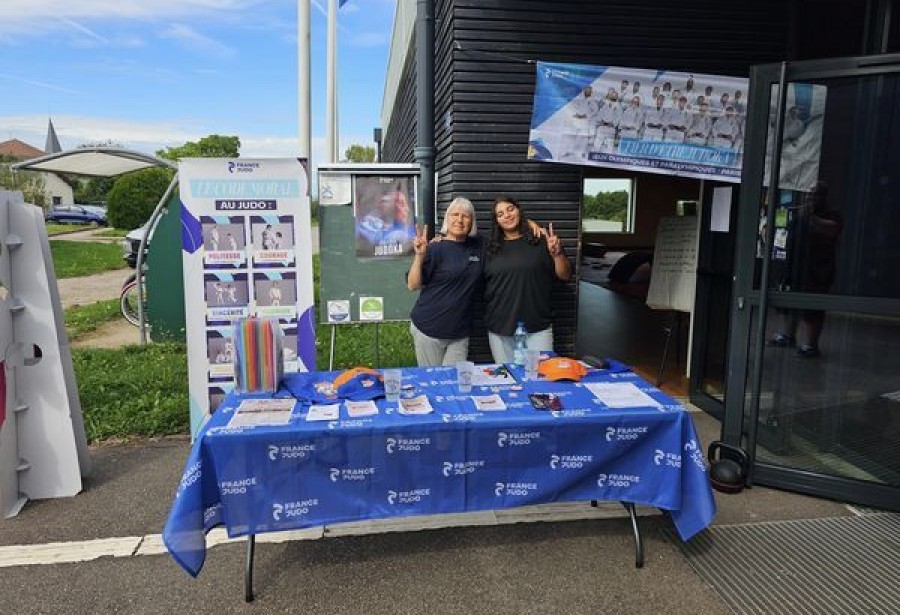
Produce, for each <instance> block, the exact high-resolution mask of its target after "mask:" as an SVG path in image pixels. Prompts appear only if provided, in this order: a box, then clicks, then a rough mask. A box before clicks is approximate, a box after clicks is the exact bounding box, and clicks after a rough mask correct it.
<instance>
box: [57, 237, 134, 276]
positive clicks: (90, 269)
mask: <svg viewBox="0 0 900 615" xmlns="http://www.w3.org/2000/svg"><path fill="white" fill-rule="evenodd" d="M50 252H51V253H52V255H53V266H54V268H55V269H56V277H57V278H77V277H80V276H85V275H92V274H95V273H101V272H103V271H109V270H112V269H124V268H125V267H127V266H128V264H127V263H126V262H125V261H124V260H122V246H120V245H119V244H117V243H97V242H87V241H63V240H59V239H57V240H51V241H50Z"/></svg>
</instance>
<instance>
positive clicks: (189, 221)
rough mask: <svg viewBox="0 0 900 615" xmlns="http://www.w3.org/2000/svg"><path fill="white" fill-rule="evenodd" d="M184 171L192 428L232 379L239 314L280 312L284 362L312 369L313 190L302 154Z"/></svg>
mask: <svg viewBox="0 0 900 615" xmlns="http://www.w3.org/2000/svg"><path fill="white" fill-rule="evenodd" d="M178 180H179V188H180V197H181V203H182V209H181V223H182V262H183V264H184V297H185V316H186V318H185V323H186V329H187V330H186V335H187V344H188V379H189V387H190V389H189V396H190V407H191V433H192V434H194V435H196V433H197V430H198V429H199V428H200V427H201V426H202V425H203V423H204V422H205V421H206V419H207V417H208V416H209V414H211V413H212V412H215V410H216V408H217V407H218V405H219V403H221V401H222V399H223V398H224V396H225V395H227V394H228V393H229V392H230V391H231V390H232V389H233V388H234V369H233V365H234V355H235V343H234V340H233V339H232V338H233V331H234V325H235V323H236V321H238V320H239V319H241V318H245V317H248V316H256V317H268V318H275V319H277V320H278V322H279V324H280V325H281V329H282V331H283V332H284V334H285V347H284V361H285V364H284V365H285V371H286V372H295V371H310V370H313V369H315V330H314V322H313V320H314V312H313V272H312V241H311V228H310V200H309V199H310V197H309V183H308V180H307V174H306V169H305V167H304V163H303V161H298V160H296V159H274V158H273V159H243V158H241V159H238V160H226V159H213V158H198V159H187V160H182V161H181V163H180V165H179V169H178Z"/></svg>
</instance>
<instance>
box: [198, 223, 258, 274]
mask: <svg viewBox="0 0 900 615" xmlns="http://www.w3.org/2000/svg"><path fill="white" fill-rule="evenodd" d="M200 229H201V233H202V235H203V264H204V266H206V267H210V268H222V267H223V266H224V267H232V268H234V267H241V266H243V265H244V264H245V263H246V262H247V251H246V247H247V245H246V242H245V241H244V218H243V217H242V216H201V217H200Z"/></svg>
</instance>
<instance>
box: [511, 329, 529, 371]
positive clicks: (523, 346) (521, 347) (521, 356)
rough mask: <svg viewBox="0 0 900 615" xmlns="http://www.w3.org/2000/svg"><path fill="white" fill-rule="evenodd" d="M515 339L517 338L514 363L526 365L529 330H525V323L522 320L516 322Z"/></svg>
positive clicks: (514, 348)
mask: <svg viewBox="0 0 900 615" xmlns="http://www.w3.org/2000/svg"><path fill="white" fill-rule="evenodd" d="M513 339H515V346H514V347H513V363H515V364H516V365H525V351H526V350H527V349H528V331H526V330H525V323H524V322H522V321H521V320H520V321H519V322H518V323H516V332H515V333H513Z"/></svg>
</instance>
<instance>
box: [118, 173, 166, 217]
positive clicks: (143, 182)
mask: <svg viewBox="0 0 900 615" xmlns="http://www.w3.org/2000/svg"><path fill="white" fill-rule="evenodd" d="M172 175H173V172H172V171H170V170H167V169H158V168H154V169H144V170H143V171H135V172H133V173H128V174H126V175H123V176H121V177H119V178H118V179H116V181H115V183H114V184H113V187H112V190H110V191H109V202H108V203H107V209H106V217H107V219H108V220H109V224H110V226H114V227H116V228H126V229H132V228H137V227H139V226H141V225H143V224H144V222H146V221H147V220H149V219H150V215H151V214H152V213H153V210H154V208H156V205H157V204H158V203H159V200H160V199H161V198H162V197H163V195H164V194H165V193H166V188H168V187H169V182H171V181H172Z"/></svg>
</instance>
